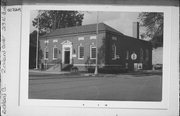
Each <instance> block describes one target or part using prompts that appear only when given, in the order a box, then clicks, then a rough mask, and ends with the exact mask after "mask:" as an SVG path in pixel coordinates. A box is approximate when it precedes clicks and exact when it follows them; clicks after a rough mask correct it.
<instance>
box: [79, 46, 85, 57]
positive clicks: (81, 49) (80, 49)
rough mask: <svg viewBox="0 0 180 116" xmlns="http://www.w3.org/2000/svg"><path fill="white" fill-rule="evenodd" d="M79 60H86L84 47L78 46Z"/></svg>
mask: <svg viewBox="0 0 180 116" xmlns="http://www.w3.org/2000/svg"><path fill="white" fill-rule="evenodd" d="M78 59H84V47H83V46H78Z"/></svg>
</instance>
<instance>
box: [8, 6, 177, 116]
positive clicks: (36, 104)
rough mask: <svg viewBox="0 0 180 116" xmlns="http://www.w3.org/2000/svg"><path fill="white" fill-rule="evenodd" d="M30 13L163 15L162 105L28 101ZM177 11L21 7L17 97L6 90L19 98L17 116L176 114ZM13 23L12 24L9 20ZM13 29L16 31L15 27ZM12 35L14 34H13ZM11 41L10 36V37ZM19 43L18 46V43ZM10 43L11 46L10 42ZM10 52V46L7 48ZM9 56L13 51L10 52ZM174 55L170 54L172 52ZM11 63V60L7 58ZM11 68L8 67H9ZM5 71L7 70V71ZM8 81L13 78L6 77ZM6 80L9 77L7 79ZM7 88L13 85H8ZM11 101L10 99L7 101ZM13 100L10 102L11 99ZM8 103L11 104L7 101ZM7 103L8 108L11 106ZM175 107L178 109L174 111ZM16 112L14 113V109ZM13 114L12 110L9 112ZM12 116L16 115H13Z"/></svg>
mask: <svg viewBox="0 0 180 116" xmlns="http://www.w3.org/2000/svg"><path fill="white" fill-rule="evenodd" d="M32 10H78V11H119V12H163V13H164V35H163V36H164V38H163V39H164V43H163V51H164V52H163V77H162V85H163V86H162V101H160V102H155V101H153V102H151V101H148V102H146V101H92V100H55V99H48V100H45V99H28V81H29V68H28V65H29V34H30V11H32ZM178 13H179V11H178V9H177V7H167V6H118V5H117V6H114V5H65V4H59V5H23V6H22V17H21V20H22V23H21V26H22V27H21V40H19V38H14V39H15V40H13V41H17V42H16V43H15V44H16V45H20V47H21V48H20V51H17V54H16V56H18V55H20V58H19V60H20V61H19V64H20V65H19V67H18V68H19V69H16V67H14V70H15V71H16V70H17V71H18V70H19V72H20V73H19V76H15V77H14V78H15V79H17V80H19V81H18V82H17V81H16V82H15V83H16V84H19V87H18V88H19V91H18V92H19V93H13V92H12V91H13V88H12V87H11V88H10V89H9V91H10V92H9V96H10V95H12V94H16V95H17V94H18V95H19V96H18V100H17V99H16V103H18V113H16V114H19V115H26V116H32V115H33V116H39V115H53V116H58V115H61V116H62V115H66V116H70V115H78V116H84V115H86V116H92V115H98V116H100V115H103V116H104V115H106V116H109V115H113V116H116V115H117V116H119V115H126V116H134V115H139V116H140V115H142V116H146V115H147V116H150V115H164V116H170V115H172V114H174V115H176V114H178V103H177V102H178V95H177V94H178V89H179V85H178V84H179V81H178V80H179V78H178V76H179V75H178V71H179V70H178V66H179V62H178V53H179V52H178V51H179V49H178V43H179V40H178V39H179V38H178V36H179V35H178V33H179V32H178V28H177V27H178V26H177V24H178V21H179V20H178V18H179V17H178V16H177V15H178ZM11 21H12V23H13V20H12V19H11ZM14 29H15V27H14ZM13 33H15V32H13ZM9 36H10V37H11V35H9ZM18 42H19V43H18ZM11 43H13V42H11ZM7 47H9V48H10V46H7ZM10 49H11V50H10V51H11V52H12V51H13V49H12V48H10ZM172 51H173V52H172ZM10 60H13V56H11V55H10ZM8 66H9V67H10V66H11V64H8ZM7 71H8V70H7ZM8 75H9V76H10V77H12V76H13V72H11V74H9V73H8ZM9 76H8V77H9ZM7 80H9V82H10V83H8V85H11V84H13V82H12V81H10V79H7ZM10 98H11V97H10ZM10 100H12V99H10ZM10 102H11V101H10ZM10 102H9V105H10ZM176 107H177V108H176ZM16 110H17V109H16ZM11 111H14V110H11ZM14 113H15V111H14Z"/></svg>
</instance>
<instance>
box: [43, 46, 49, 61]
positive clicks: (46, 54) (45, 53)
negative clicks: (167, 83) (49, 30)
mask: <svg viewBox="0 0 180 116" xmlns="http://www.w3.org/2000/svg"><path fill="white" fill-rule="evenodd" d="M48 57H49V52H48V48H45V50H44V59H45V60H47V59H48Z"/></svg>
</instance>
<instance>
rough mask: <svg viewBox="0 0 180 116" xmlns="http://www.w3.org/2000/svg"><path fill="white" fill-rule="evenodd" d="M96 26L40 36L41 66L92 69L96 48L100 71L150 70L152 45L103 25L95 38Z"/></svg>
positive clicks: (69, 28) (69, 29)
mask: <svg viewBox="0 0 180 116" xmlns="http://www.w3.org/2000/svg"><path fill="white" fill-rule="evenodd" d="M96 27H97V25H96V24H90V25H83V26H77V27H68V28H62V29H57V30H55V31H53V32H51V33H48V34H46V35H44V36H41V37H40V49H41V50H42V53H43V56H42V59H41V63H42V64H44V66H45V69H46V70H54V71H60V70H61V69H62V70H63V69H65V68H67V67H72V66H75V67H77V68H78V70H87V69H88V68H94V66H95V62H96V48H97V50H98V67H99V69H105V68H110V69H111V70H112V69H114V70H123V69H127V70H136V69H151V68H152V46H151V44H150V43H149V42H147V41H143V40H140V39H138V37H136V38H134V37H129V36H126V35H124V34H122V33H121V32H119V31H117V30H115V29H113V28H112V27H110V26H108V25H106V24H104V23H99V24H98V36H97V35H96V29H97V28H96ZM135 35H136V36H137V35H138V34H135ZM96 39H97V40H96ZM96 41H97V46H96Z"/></svg>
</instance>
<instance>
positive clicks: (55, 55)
mask: <svg viewBox="0 0 180 116" xmlns="http://www.w3.org/2000/svg"><path fill="white" fill-rule="evenodd" d="M57 58H58V49H57V47H54V48H53V59H57Z"/></svg>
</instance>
